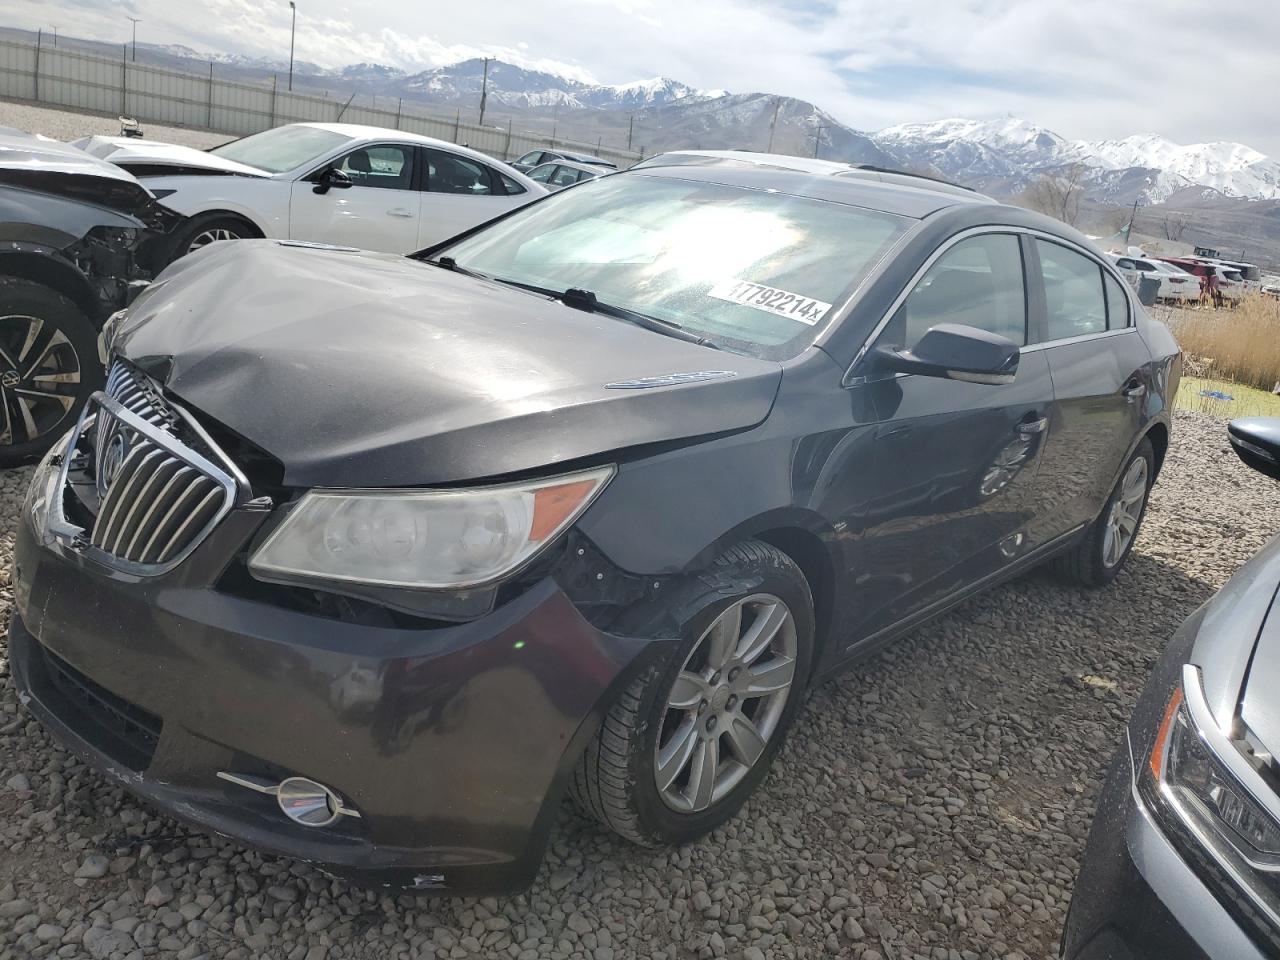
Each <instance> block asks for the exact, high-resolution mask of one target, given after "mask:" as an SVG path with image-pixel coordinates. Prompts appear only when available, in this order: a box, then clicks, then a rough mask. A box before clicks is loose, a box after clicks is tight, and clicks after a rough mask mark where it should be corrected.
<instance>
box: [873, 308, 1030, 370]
mask: <svg viewBox="0 0 1280 960" xmlns="http://www.w3.org/2000/svg"><path fill="white" fill-rule="evenodd" d="M872 355H873V356H874V357H875V362H876V364H877V366H879V367H880V368H881V369H886V370H892V371H894V372H895V373H914V374H916V375H918V376H922V377H941V378H943V379H945V380H967V381H969V382H970V383H986V384H992V385H994V384H1000V383H1013V378H1014V377H1015V376H1016V375H1017V373H1018V357H1019V350H1018V345H1017V344H1016V343H1014V342H1013V341H1012V340H1010V339H1009V338H1008V337H1002V336H1000V334H998V333H990V332H988V331H986V330H979V329H978V328H977V327H970V326H966V325H964V324H960V323H940V324H938V325H937V326H935V327H930V328H929V329H928V330H927V331H926V332H925V335H924V336H923V337H921V338H920V342H919V343H917V344H916V345H915V347H914V348H912V349H911V350H897V349H894V348H892V347H876V348H875V350H873V351H872Z"/></svg>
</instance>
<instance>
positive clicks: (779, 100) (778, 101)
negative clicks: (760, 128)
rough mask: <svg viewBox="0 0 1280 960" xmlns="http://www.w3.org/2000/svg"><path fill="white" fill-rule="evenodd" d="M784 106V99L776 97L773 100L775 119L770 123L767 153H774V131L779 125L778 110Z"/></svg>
mask: <svg viewBox="0 0 1280 960" xmlns="http://www.w3.org/2000/svg"><path fill="white" fill-rule="evenodd" d="M781 106H782V98H781V97H774V99H773V119H772V120H770V121H769V149H767V150H766V151H765V153H773V131H774V128H775V127H777V125H778V108H779V107H781Z"/></svg>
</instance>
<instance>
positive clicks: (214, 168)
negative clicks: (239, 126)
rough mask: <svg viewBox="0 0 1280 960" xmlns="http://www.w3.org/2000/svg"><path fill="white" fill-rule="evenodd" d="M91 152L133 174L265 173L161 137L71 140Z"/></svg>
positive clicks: (248, 174) (265, 174)
mask: <svg viewBox="0 0 1280 960" xmlns="http://www.w3.org/2000/svg"><path fill="white" fill-rule="evenodd" d="M71 146H73V147H78V148H80V149H81V150H83V151H85V152H86V153H88V154H91V155H92V156H95V157H98V158H100V159H102V160H109V161H110V162H111V163H114V164H119V165H120V166H122V167H124V168H125V169H128V170H130V171H132V172H133V173H135V174H137V175H138V176H140V177H146V176H167V175H169V174H173V173H182V172H192V171H203V172H206V173H225V174H232V175H239V176H244V177H269V176H271V174H270V173H268V172H267V171H266V170H259V169H258V168H257V167H251V166H249V165H248V164H245V163H237V162H236V161H235V160H227V159H225V158H224V157H220V156H218V155H217V154H214V153H207V152H206V151H204V150H197V149H195V148H194V147H181V146H178V145H177V144H176V143H164V142H163V141H161V140H142V139H139V138H136V137H82V138H80V139H79V140H73V141H71Z"/></svg>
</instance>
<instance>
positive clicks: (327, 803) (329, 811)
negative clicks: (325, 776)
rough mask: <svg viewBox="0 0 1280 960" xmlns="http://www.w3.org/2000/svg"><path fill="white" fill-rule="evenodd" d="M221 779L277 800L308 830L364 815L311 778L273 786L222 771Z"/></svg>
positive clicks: (246, 776) (260, 780)
mask: <svg viewBox="0 0 1280 960" xmlns="http://www.w3.org/2000/svg"><path fill="white" fill-rule="evenodd" d="M217 775H218V778H219V779H221V780H226V781H227V782H228V783H234V784H235V785H236V786H238V787H246V788H248V789H249V790H255V791H257V792H258V793H265V794H268V795H269V796H273V797H275V798H276V803H278V804H279V805H280V810H281V812H282V813H283V814H284V815H285V816H286V817H288V818H289V819H290V820H292V821H293V822H294V823H298V824H301V825H302V826H304V827H327V826H329V825H330V824H332V823H333V822H334V821H335V820H337V819H338V818H339V817H359V816H360V812H359V811H358V810H353V809H352V808H351V807H349V806H347V805H346V804H345V803H343V802H342V798H341V797H339V796H338V795H337V794H336V793H334V792H333V791H332V790H330V789H329V788H328V787H326V786H325V785H324V784H323V783H317V782H316V781H315V780H310V779H308V778H307V777H288V778H286V779H284V780H282V781H280V782H279V783H272V782H271V781H270V780H267V779H264V778H263V777H256V776H252V775H250V774H244V773H230V772H228V771H226V770H219V771H218V774H217Z"/></svg>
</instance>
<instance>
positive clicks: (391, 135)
mask: <svg viewBox="0 0 1280 960" xmlns="http://www.w3.org/2000/svg"><path fill="white" fill-rule="evenodd" d="M289 126H291V127H313V128H315V129H316V130H328V131H330V132H332V133H340V134H342V135H343V136H347V137H351V138H353V139H355V140H397V141H400V142H401V143H418V144H422V145H423V146H427V147H439V148H440V149H441V150H448V151H449V152H451V153H457V154H461V155H462V156H464V157H471V158H472V159H474V160H483V161H484V162H485V163H487V164H490V165H493V164H495V163H496V164H498V165H499V166H501V167H502V168H503V171H504V172H510V171H509V170H508V167H507V164H506V163H505V162H503V161H502V160H498V159H497V158H495V157H491V156H489V155H488V154H487V153H481V152H480V151H479V150H472V149H471V148H470V147H465V146H463V145H462V144H460V143H450V142H449V141H448V140H438V139H436V138H435V137H427V136H423V135H422V134H420V133H409V132H408V131H407V130H392V129H391V128H390V127H370V126H366V125H365V124H362V123H291V124H289ZM515 172H516V173H517V174H519V171H515Z"/></svg>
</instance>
